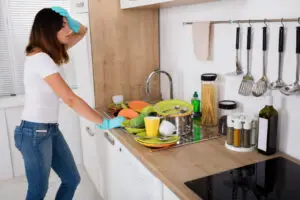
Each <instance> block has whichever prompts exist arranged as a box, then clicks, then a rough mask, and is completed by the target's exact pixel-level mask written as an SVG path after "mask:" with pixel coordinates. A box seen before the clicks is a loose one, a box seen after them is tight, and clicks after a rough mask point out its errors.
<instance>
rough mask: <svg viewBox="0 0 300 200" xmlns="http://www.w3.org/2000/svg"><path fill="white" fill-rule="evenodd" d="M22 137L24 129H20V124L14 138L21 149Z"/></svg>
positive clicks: (17, 146)
mask: <svg viewBox="0 0 300 200" xmlns="http://www.w3.org/2000/svg"><path fill="white" fill-rule="evenodd" d="M22 138H23V133H22V130H21V129H20V127H19V126H17V127H16V128H15V132H14V140H15V146H16V148H17V149H18V150H21V145H22Z"/></svg>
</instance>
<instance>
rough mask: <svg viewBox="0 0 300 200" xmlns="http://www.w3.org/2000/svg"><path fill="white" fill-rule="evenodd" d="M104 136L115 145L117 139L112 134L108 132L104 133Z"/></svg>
mask: <svg viewBox="0 0 300 200" xmlns="http://www.w3.org/2000/svg"><path fill="white" fill-rule="evenodd" d="M104 137H105V138H106V139H107V140H108V141H109V143H111V144H112V145H115V140H114V139H113V138H112V137H111V136H109V134H108V133H107V132H105V133H104Z"/></svg>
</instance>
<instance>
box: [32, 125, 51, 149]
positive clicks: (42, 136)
mask: <svg viewBox="0 0 300 200" xmlns="http://www.w3.org/2000/svg"><path fill="white" fill-rule="evenodd" d="M49 136H50V131H49V130H47V129H45V128H37V129H35V130H34V132H33V144H34V146H37V145H39V144H40V143H41V142H43V141H44V140H47V139H48V138H49Z"/></svg>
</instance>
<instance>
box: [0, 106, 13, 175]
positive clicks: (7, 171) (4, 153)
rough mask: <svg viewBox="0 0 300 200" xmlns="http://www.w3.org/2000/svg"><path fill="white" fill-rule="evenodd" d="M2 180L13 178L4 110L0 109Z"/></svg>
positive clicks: (0, 163) (0, 172)
mask: <svg viewBox="0 0 300 200" xmlns="http://www.w3.org/2000/svg"><path fill="white" fill-rule="evenodd" d="M0 152H1V159H0V180H7V179H10V178H12V177H13V169H12V163H11V152H10V145H9V137H8V132H7V125H6V118H5V112H4V109H0Z"/></svg>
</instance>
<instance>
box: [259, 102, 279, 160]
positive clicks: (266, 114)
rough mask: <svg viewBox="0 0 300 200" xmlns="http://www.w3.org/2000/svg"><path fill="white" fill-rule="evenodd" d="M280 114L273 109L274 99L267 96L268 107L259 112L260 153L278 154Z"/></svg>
mask: <svg viewBox="0 0 300 200" xmlns="http://www.w3.org/2000/svg"><path fill="white" fill-rule="evenodd" d="M277 129H278V112H277V110H276V109H275V108H274V107H273V97H272V96H267V103H266V106H265V107H264V108H263V109H262V110H261V111H260V112H259V132H258V145H257V149H258V152H260V153H262V154H265V155H271V154H274V153H276V151H277V149H276V145H277Z"/></svg>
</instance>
